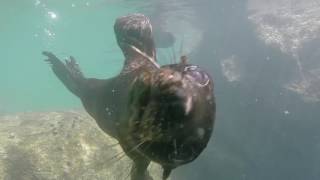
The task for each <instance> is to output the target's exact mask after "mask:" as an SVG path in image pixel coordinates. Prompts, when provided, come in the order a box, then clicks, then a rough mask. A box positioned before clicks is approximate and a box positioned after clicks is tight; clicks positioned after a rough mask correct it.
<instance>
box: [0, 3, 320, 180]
mask: <svg viewBox="0 0 320 180" xmlns="http://www.w3.org/2000/svg"><path fill="white" fill-rule="evenodd" d="M135 12H140V13H144V14H146V15H148V16H150V18H151V21H153V22H152V23H153V24H154V29H155V31H156V30H157V29H162V30H164V31H168V32H171V33H172V34H173V35H174V36H175V38H176V41H175V44H174V45H172V47H168V48H163V49H158V59H159V60H160V63H161V64H166V63H170V62H171V61H173V59H175V58H174V56H177V57H178V56H180V55H182V54H186V55H187V56H188V57H189V59H190V61H191V62H192V63H193V64H197V65H199V66H201V67H204V69H206V70H207V71H208V72H209V73H210V74H211V75H212V77H213V79H214V82H215V90H214V91H215V96H216V101H217V116H216V123H215V128H214V133H213V136H212V139H211V141H210V143H209V145H208V147H207V148H206V149H205V151H204V152H203V153H202V154H201V156H200V157H199V158H198V159H197V160H195V161H194V162H192V163H190V164H187V165H185V166H182V167H179V168H177V170H175V171H174V173H173V174H172V177H171V178H172V179H183V180H193V179H208V180H210V179H215V180H225V179H234V180H270V179H274V180H277V179H288V180H289V179H290V180H317V179H319V178H320V154H319V152H320V131H319V128H320V111H319V109H320V33H319V32H320V3H319V2H318V1H315V0H304V1H303V2H302V1H301V2H300V1H295V0H240V1H239V0H198V1H195V0H163V1H161V0H152V1H143V0H133V1H129V0H127V1H126V0H118V1H117V0H79V1H75V0H64V1H62V0H25V1H18V0H1V1H0V52H1V58H0V82H1V84H0V114H13V113H17V112H18V113H20V112H29V111H31V112H43V111H56V110H69V109H80V108H81V107H82V105H81V103H80V101H79V100H78V99H77V98H76V97H75V96H73V95H72V94H71V93H70V92H69V91H67V90H66V88H65V87H64V86H63V85H62V83H61V82H59V80H58V79H57V78H56V77H55V75H54V74H53V73H52V71H51V70H50V68H49V65H48V64H47V63H46V62H44V61H43V60H44V59H45V57H44V56H43V55H42V54H41V52H42V51H43V50H47V51H52V52H53V53H55V54H56V55H57V56H58V57H59V58H66V57H68V56H70V55H72V56H74V57H75V58H76V60H77V61H78V63H79V65H80V67H82V71H83V72H84V74H85V75H86V76H88V77H99V78H109V77H112V76H114V75H116V74H117V73H119V71H120V70H121V68H122V65H123V59H124V58H123V55H122V54H121V51H120V49H119V48H118V46H117V44H116V40H115V35H114V32H113V24H114V21H115V19H116V18H117V17H119V16H122V15H126V14H129V13H135ZM174 54H175V55H174ZM106 179H108V178H106Z"/></svg>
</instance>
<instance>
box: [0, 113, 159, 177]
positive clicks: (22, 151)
mask: <svg viewBox="0 0 320 180" xmlns="http://www.w3.org/2000/svg"><path fill="white" fill-rule="evenodd" d="M0 124H1V125H0V179H6V180H37V179H41V180H51V179H64V180H69V179H72V180H75V179H90V180H91V179H92V180H96V179H99V180H100V179H101V180H102V179H108V180H121V179H130V169H131V160H130V159H129V158H127V157H126V156H125V154H124V153H123V151H122V149H121V147H120V146H119V144H118V142H117V141H116V140H115V139H113V138H111V137H109V136H108V135H106V134H105V133H103V132H102V131H101V130H100V129H99V128H98V127H97V125H96V123H95V121H94V120H93V119H92V118H91V117H89V116H88V115H87V114H86V113H84V112H80V111H69V112H46V113H20V114H15V115H6V116H0ZM149 172H150V174H151V175H152V176H153V177H154V179H155V180H156V179H161V178H160V177H161V173H162V170H161V168H160V167H159V166H158V165H156V164H151V166H150V168H149Z"/></svg>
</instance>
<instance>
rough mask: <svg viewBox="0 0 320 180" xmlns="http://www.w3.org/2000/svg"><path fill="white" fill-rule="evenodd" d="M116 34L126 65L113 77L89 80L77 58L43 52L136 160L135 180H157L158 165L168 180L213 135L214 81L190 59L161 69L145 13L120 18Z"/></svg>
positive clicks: (57, 72) (102, 126) (116, 26)
mask: <svg viewBox="0 0 320 180" xmlns="http://www.w3.org/2000/svg"><path fill="white" fill-rule="evenodd" d="M114 31H115V35H116V39H117V43H118V45H119V47H120V48H121V50H122V52H123V54H124V57H125V62H124V66H123V68H122V70H121V72H120V73H119V74H118V75H117V76H115V77H112V78H109V79H95V78H86V77H85V76H84V75H83V74H82V72H81V70H80V68H79V65H78V64H77V63H76V60H75V59H74V58H73V57H70V58H69V59H68V60H66V61H65V63H63V62H62V61H61V60H59V59H58V58H57V57H56V56H55V55H54V54H53V53H51V52H47V51H44V52H43V54H44V55H45V56H47V59H46V61H47V62H49V64H51V65H52V70H53V72H54V73H55V75H56V76H57V77H58V78H59V79H60V80H61V81H62V83H63V84H64V85H65V86H66V88H67V89H69V90H70V91H71V92H72V93H73V94H75V95H76V96H78V97H79V98H80V99H81V101H82V104H83V106H84V108H85V109H86V111H87V112H88V113H89V114H90V115H91V116H92V117H93V118H94V119H95V120H96V122H97V124H98V126H99V127H100V128H101V129H102V130H103V131H104V132H105V133H107V134H108V135H110V136H112V137H114V138H115V139H117V140H118V141H119V144H120V145H121V147H122V149H123V150H124V152H125V153H126V155H128V156H129V157H130V158H131V159H132V161H133V166H132V168H131V179H132V180H147V179H152V178H151V176H150V175H149V174H148V171H147V167H148V165H149V164H150V162H151V161H154V162H157V163H159V164H160V165H161V166H162V167H163V179H164V180H165V179H167V178H168V177H169V175H170V173H171V171H172V170H173V169H174V168H176V167H178V166H181V165H183V164H186V163H189V162H191V161H193V160H194V159H196V158H197V157H198V156H199V155H200V153H201V152H202V151H203V150H204V149H205V147H206V145H207V143H208V141H209V139H210V137H211V134H212V131H213V125H214V120H215V109H216V105H215V99H214V93H213V81H212V79H211V78H210V76H209V75H208V73H207V72H205V71H203V70H202V69H201V68H199V67H198V66H195V65H191V64H188V62H187V58H186V57H185V56H182V57H181V61H180V62H179V63H176V64H169V65H164V66H161V67H160V66H159V65H158V64H157V62H156V50H155V46H154V41H153V37H152V26H151V24H150V21H149V19H148V18H147V17H145V16H144V15H142V14H131V15H128V16H123V17H120V18H118V19H117V20H116V22H115V25H114Z"/></svg>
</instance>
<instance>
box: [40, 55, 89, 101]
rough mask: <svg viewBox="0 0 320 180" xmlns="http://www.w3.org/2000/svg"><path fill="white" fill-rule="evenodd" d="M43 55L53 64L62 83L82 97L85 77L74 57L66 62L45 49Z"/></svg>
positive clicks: (54, 70)
mask: <svg viewBox="0 0 320 180" xmlns="http://www.w3.org/2000/svg"><path fill="white" fill-rule="evenodd" d="M42 54H43V55H45V56H47V57H48V59H46V60H45V61H47V62H49V64H51V65H52V67H51V68H52V70H53V72H54V73H55V74H56V76H57V77H58V78H59V79H60V80H61V81H62V83H63V84H64V85H65V86H66V87H67V88H68V89H69V90H70V91H71V92H72V93H73V94H75V95H76V96H78V97H81V95H82V92H83V83H84V81H85V78H84V76H83V74H82V72H81V70H80V68H79V65H78V64H77V63H76V61H75V59H74V58H73V57H70V60H66V62H65V64H64V63H63V62H62V61H61V60H60V59H58V58H57V57H56V56H55V55H54V54H53V53H51V52H47V51H43V52H42Z"/></svg>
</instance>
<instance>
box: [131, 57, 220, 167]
mask: <svg viewBox="0 0 320 180" xmlns="http://www.w3.org/2000/svg"><path fill="white" fill-rule="evenodd" d="M128 106H129V108H128V109H129V111H130V113H129V117H128V119H129V126H130V132H129V136H130V137H131V140H132V141H133V142H135V144H137V143H141V142H144V143H143V145H142V146H140V147H139V148H138V150H139V151H140V152H141V153H142V154H144V155H145V156H147V158H148V159H151V160H153V161H156V162H158V163H160V164H161V165H162V166H163V167H164V168H165V169H166V168H167V169H173V168H175V167H177V166H180V165H182V164H186V163H188V162H191V161H193V160H194V159H195V158H196V157H198V156H199V154H200V153H201V152H202V151H203V149H204V148H205V147H206V145H207V143H208V141H209V139H210V136H211V134H212V130H213V124H214V117H215V101H214V95H213V82H212V80H211V78H210V76H209V75H208V74H207V73H206V72H205V71H203V70H202V69H201V68H199V67H198V66H195V65H190V64H186V60H185V57H182V58H181V63H179V64H171V65H166V66H162V67H161V69H160V70H159V71H157V72H155V73H152V74H151V73H147V72H146V73H143V74H141V75H140V76H139V77H137V78H136V80H135V81H134V83H133V85H132V87H131V90H130V95H129V103H128Z"/></svg>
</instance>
